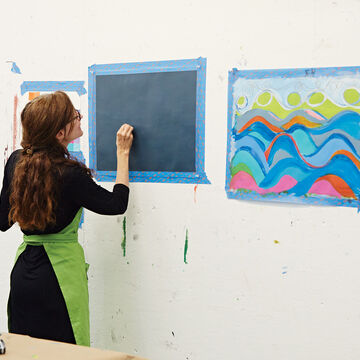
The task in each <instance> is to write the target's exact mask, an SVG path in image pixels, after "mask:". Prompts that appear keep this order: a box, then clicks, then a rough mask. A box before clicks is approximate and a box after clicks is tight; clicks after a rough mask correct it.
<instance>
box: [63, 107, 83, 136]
mask: <svg viewBox="0 0 360 360" xmlns="http://www.w3.org/2000/svg"><path fill="white" fill-rule="evenodd" d="M82 117H83V116H82V115H81V114H80V111H78V110H75V112H74V120H73V121H72V123H69V124H67V125H66V127H65V134H66V136H65V139H64V140H65V141H66V142H67V143H70V142H71V141H73V140H75V139H77V138H79V137H81V136H82V135H83V131H82V129H81V119H82ZM71 124H72V130H71V131H70V129H71Z"/></svg>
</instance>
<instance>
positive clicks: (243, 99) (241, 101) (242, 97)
mask: <svg viewBox="0 0 360 360" xmlns="http://www.w3.org/2000/svg"><path fill="white" fill-rule="evenodd" d="M245 102H246V98H245V96H240V97H239V100H238V102H237V103H238V105H239V106H244V105H245Z"/></svg>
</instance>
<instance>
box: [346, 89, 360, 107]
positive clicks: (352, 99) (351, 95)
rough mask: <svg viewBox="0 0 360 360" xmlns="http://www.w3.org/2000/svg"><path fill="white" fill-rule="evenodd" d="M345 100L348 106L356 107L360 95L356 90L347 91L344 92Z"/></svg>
mask: <svg viewBox="0 0 360 360" xmlns="http://www.w3.org/2000/svg"><path fill="white" fill-rule="evenodd" d="M344 99H345V101H346V102H347V103H348V104H351V105H354V104H356V103H357V102H359V100H360V94H359V92H358V91H357V90H356V89H347V90H345V91H344Z"/></svg>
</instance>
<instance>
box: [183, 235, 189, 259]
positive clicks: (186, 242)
mask: <svg viewBox="0 0 360 360" xmlns="http://www.w3.org/2000/svg"><path fill="white" fill-rule="evenodd" d="M188 240H189V239H188V229H186V235H185V246H184V263H185V264H187V263H188V262H187V260H186V256H187V251H188Z"/></svg>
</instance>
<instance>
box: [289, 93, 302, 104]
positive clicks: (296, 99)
mask: <svg viewBox="0 0 360 360" xmlns="http://www.w3.org/2000/svg"><path fill="white" fill-rule="evenodd" d="M287 101H288V104H289V105H291V106H296V105H299V104H300V101H301V97H300V95H299V94H298V93H296V92H293V93H291V94H289V95H288V97H287Z"/></svg>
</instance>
